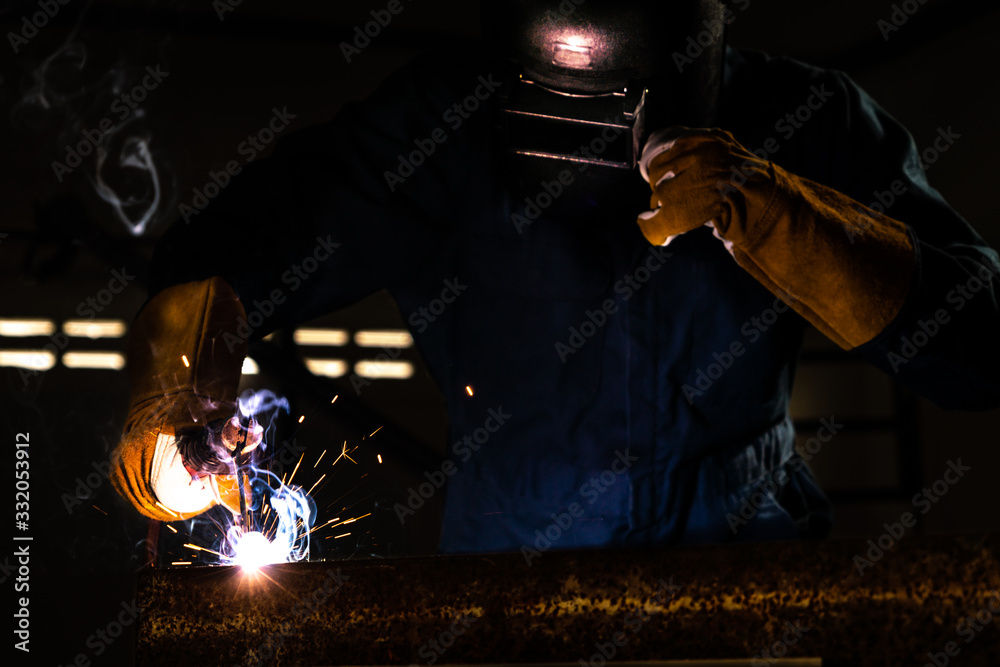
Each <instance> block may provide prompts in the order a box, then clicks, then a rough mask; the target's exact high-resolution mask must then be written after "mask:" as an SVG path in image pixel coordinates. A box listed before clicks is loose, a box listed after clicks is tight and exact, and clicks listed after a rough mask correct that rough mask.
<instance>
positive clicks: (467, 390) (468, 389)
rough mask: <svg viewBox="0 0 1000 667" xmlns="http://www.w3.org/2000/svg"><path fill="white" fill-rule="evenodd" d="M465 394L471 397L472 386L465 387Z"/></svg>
mask: <svg viewBox="0 0 1000 667" xmlns="http://www.w3.org/2000/svg"><path fill="white" fill-rule="evenodd" d="M465 393H466V394H468V395H469V396H472V386H471V385H465Z"/></svg>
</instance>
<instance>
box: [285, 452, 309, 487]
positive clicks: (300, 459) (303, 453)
mask: <svg viewBox="0 0 1000 667" xmlns="http://www.w3.org/2000/svg"><path fill="white" fill-rule="evenodd" d="M305 457H306V453H305V452H302V456H300V457H299V462H298V463H296V464H295V469H294V470H292V476H291V477H289V478H288V483H289V484H291V483H292V480H293V479H295V473H297V472H298V471H299V465H300V464H301V463H302V459H304V458H305Z"/></svg>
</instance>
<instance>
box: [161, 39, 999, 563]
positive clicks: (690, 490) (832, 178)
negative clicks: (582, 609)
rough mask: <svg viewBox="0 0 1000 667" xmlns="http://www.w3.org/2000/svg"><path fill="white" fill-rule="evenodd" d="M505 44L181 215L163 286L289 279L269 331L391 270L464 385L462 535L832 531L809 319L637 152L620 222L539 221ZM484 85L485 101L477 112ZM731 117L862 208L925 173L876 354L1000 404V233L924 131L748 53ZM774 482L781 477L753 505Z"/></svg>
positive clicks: (848, 91)
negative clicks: (931, 156)
mask: <svg viewBox="0 0 1000 667" xmlns="http://www.w3.org/2000/svg"><path fill="white" fill-rule="evenodd" d="M490 67H491V66H490V64H489V62H488V61H486V60H478V59H475V58H470V59H469V60H468V61H467V62H463V63H458V64H456V63H454V62H448V61H447V60H446V59H445V58H443V57H438V56H434V55H431V56H423V57H420V58H417V59H416V60H415V61H413V62H411V63H410V64H409V65H408V66H406V67H404V68H403V69H402V70H401V71H399V72H398V73H396V74H394V75H393V76H391V77H390V78H389V79H388V80H387V81H386V82H385V83H384V84H382V85H381V86H380V88H379V89H378V90H377V91H376V92H375V93H374V94H372V95H371V96H370V97H368V98H367V99H365V100H364V101H361V102H357V103H351V104H348V105H347V106H346V107H344V109H343V110H342V111H341V112H340V113H339V114H338V115H337V117H336V118H335V119H334V120H332V121H331V122H329V123H327V124H324V125H320V126H316V127H311V128H308V129H305V130H301V131H297V132H295V133H293V134H290V135H289V136H288V137H286V138H284V139H282V140H281V141H279V142H278V145H277V147H276V149H275V151H274V153H273V155H272V156H271V157H269V158H267V159H265V160H261V161H258V162H255V163H254V164H252V165H250V166H248V167H247V168H246V169H245V170H244V173H242V174H240V175H238V176H237V177H235V178H234V179H233V182H232V183H231V184H230V185H229V186H228V187H227V188H226V189H225V190H224V191H223V192H222V194H220V195H219V196H218V197H217V198H216V199H215V201H213V202H212V204H211V205H210V206H209V207H208V208H207V209H206V210H205V211H204V212H201V213H199V214H197V215H196V216H193V217H192V219H191V221H190V224H186V223H184V222H178V223H177V224H176V225H175V226H174V227H173V228H172V229H171V230H170V231H169V232H168V233H167V234H166V235H165V237H164V239H163V240H162V242H161V243H160V245H159V247H158V251H157V255H156V258H155V260H154V269H153V284H152V287H153V290H154V291H155V290H157V289H162V288H164V287H166V286H168V285H170V284H175V283H179V282H184V281H188V280H195V279H201V278H204V277H207V276H210V275H222V276H224V277H226V278H227V279H228V280H229V281H230V282H231V283H232V284H233V286H234V287H235V289H236V291H237V293H238V294H239V295H240V297H241V301H242V303H243V304H244V307H245V308H246V310H247V311H248V313H249V312H252V311H253V310H254V308H255V306H254V302H255V300H264V299H267V298H268V297H269V295H270V294H272V293H273V292H274V290H279V291H280V293H281V295H282V297H283V298H284V299H285V302H284V304H283V305H282V306H281V307H279V308H278V312H277V313H275V314H274V315H273V316H272V317H270V318H265V319H266V321H265V323H264V324H263V325H261V326H259V327H257V328H256V330H255V331H254V338H259V337H261V336H263V335H265V334H267V333H268V332H269V331H271V330H273V329H275V328H278V327H279V326H289V325H294V324H296V323H298V322H301V321H305V320H308V319H311V318H314V317H317V316H319V315H322V314H325V313H328V312H330V311H333V310H335V309H337V308H340V307H343V306H345V305H348V304H350V303H352V302H354V301H356V300H358V299H360V298H362V297H364V296H366V295H369V294H371V293H373V292H375V291H377V290H380V289H383V288H387V289H388V290H389V291H390V293H391V294H392V296H393V297H394V298H395V300H396V302H397V303H398V305H399V308H400V310H401V312H402V314H403V317H404V319H406V320H407V321H408V323H409V325H410V328H411V331H412V333H413V335H414V338H415V341H416V344H417V346H418V347H419V349H420V352H421V353H422V354H423V356H424V358H425V359H426V361H427V364H428V366H429V368H430V370H431V372H432V374H433V377H434V380H435V381H436V383H437V385H438V386H439V387H440V389H441V391H442V393H443V395H444V397H445V399H446V401H447V408H448V415H449V418H450V429H451V430H450V441H449V442H450V443H454V444H449V447H448V450H449V455H450V456H451V458H452V460H453V461H454V462H455V464H456V467H457V472H455V473H454V474H453V475H451V476H450V479H449V480H448V486H447V498H446V507H445V511H444V517H443V529H442V536H441V540H440V549H441V551H443V552H453V553H454V552H485V551H505V550H518V549H521V548H522V546H528V547H530V548H534V549H547V548H573V547H601V546H623V545H649V544H667V543H695V542H725V541H731V540H734V539H738V540H754V539H786V538H797V537H801V536H817V535H822V534H824V533H825V532H826V531H827V530H828V528H829V524H830V520H831V512H830V504H829V502H828V500H827V499H826V498H825V496H824V495H823V493H822V492H821V491H820V489H819V488H818V487H817V484H816V482H815V481H814V479H813V477H812V476H811V474H810V472H809V470H808V467H807V466H805V465H802V461H801V459H800V458H799V457H798V455H797V454H796V452H795V450H794V447H793V439H794V433H793V428H792V423H791V421H790V419H789V414H788V402H789V396H790V394H791V391H792V382H793V378H794V373H795V365H796V355H797V351H798V348H799V346H800V342H801V339H802V335H803V331H804V328H805V326H806V323H805V322H804V320H803V319H802V318H801V317H799V316H798V315H797V314H796V313H795V312H794V311H792V310H791V309H789V308H787V307H785V306H784V304H783V303H782V302H781V301H778V300H776V297H775V295H773V294H771V293H770V292H768V291H767V290H766V289H764V288H763V287H762V286H761V285H760V284H758V283H757V282H756V281H755V280H754V279H753V278H752V277H751V276H750V275H749V274H748V273H746V272H745V271H744V270H743V269H741V268H740V267H739V266H738V265H737V264H736V262H735V261H734V260H733V258H732V257H731V256H730V255H729V254H728V253H727V252H726V250H725V249H724V247H723V244H722V243H721V242H720V241H719V240H718V239H715V238H713V237H712V236H711V233H710V230H708V229H706V228H701V229H699V230H697V231H694V232H690V233H688V234H685V235H683V236H682V237H679V238H678V239H677V240H675V241H674V242H673V243H672V244H671V245H670V246H668V247H667V248H663V249H660V248H653V247H651V246H650V245H649V244H648V242H646V241H645V239H644V238H643V237H642V236H641V234H640V232H639V230H638V228H637V226H636V224H635V217H636V214H637V213H638V212H640V211H642V210H645V209H646V208H648V203H649V194H650V191H649V186H648V185H647V184H646V183H645V182H643V181H642V179H641V178H640V177H639V175H638V174H637V173H635V174H631V176H633V177H634V178H632V179H631V180H630V181H629V184H628V185H626V186H624V187H622V188H621V190H620V198H619V199H620V205H619V206H617V207H616V208H614V209H613V210H610V211H604V212H602V219H601V221H600V222H599V223H596V224H595V223H594V222H593V221H588V222H582V221H581V222H580V223H579V224H573V223H572V222H567V221H566V220H554V219H550V218H549V216H547V213H546V211H545V210H542V211H541V215H540V216H537V217H534V218H532V217H531V215H534V214H535V213H536V211H534V210H531V207H530V206H529V205H528V203H527V202H526V201H525V193H524V192H518V193H514V192H513V191H512V189H511V188H509V187H507V185H506V184H505V182H504V180H503V178H502V177H501V176H500V175H499V171H498V169H499V167H498V161H497V159H496V156H497V155H498V154H499V151H501V150H502V148H501V147H500V146H499V145H498V143H497V139H496V135H495V133H494V132H493V122H494V117H493V113H494V112H495V102H496V100H495V97H496V96H495V95H494V94H493V83H492V82H494V81H496V76H497V75H498V74H499V72H498V71H497V70H491V69H490ZM491 77H492V78H491ZM477 94H478V95H479V97H478V98H477V99H484V101H483V103H482V104H481V105H480V108H479V109H477V110H476V111H472V112H468V113H466V112H464V110H463V113H462V114H458V113H456V112H455V110H454V105H455V104H456V103H458V102H460V101H462V100H464V99H466V98H468V97H469V96H473V97H475V96H476V95H477ZM803 108H804V109H807V110H808V111H804V109H803ZM796 113H798V117H796ZM789 114H791V116H789ZM803 119H804V120H803ZM718 124H719V126H720V127H722V128H723V129H726V130H728V131H730V132H732V134H733V135H734V136H735V137H736V139H737V140H738V141H740V143H741V144H742V145H743V146H745V147H746V148H747V149H749V150H751V151H753V150H757V151H758V152H760V151H764V152H766V153H767V158H768V159H770V160H773V161H774V162H776V163H777V164H780V165H781V166H783V167H784V168H785V169H787V170H789V171H791V172H793V173H796V174H799V175H801V176H804V177H807V178H810V179H813V180H815V181H818V182H820V183H824V184H826V185H829V186H831V187H833V188H835V189H837V190H839V191H841V192H843V193H845V194H847V195H849V196H851V197H852V198H854V199H855V200H857V201H858V202H860V203H863V204H866V205H869V204H872V203H873V202H877V201H879V199H878V197H879V195H878V193H891V192H893V191H894V190H895V192H896V193H899V194H893V196H892V199H893V201H892V202H891V204H890V205H889V206H887V207H886V208H885V212H886V214H887V215H889V216H891V217H894V218H896V219H898V220H901V221H903V222H905V223H906V224H907V225H908V226H910V228H911V229H912V230H913V233H914V236H915V238H916V239H917V241H918V244H917V245H918V247H917V253H918V260H917V268H916V271H915V274H914V276H913V287H912V290H911V294H910V297H909V299H908V301H907V303H906V305H905V306H904V308H903V310H902V312H901V313H900V315H899V316H898V317H897V319H896V320H895V321H894V322H893V323H892V324H891V325H890V326H889V328H888V329H887V330H885V331H884V332H883V333H882V334H881V335H879V336H878V337H877V338H876V339H875V340H872V341H871V342H869V343H867V344H865V345H863V346H861V347H860V348H857V349H855V350H854V351H853V352H852V353H853V354H856V355H861V356H862V357H864V358H865V359H866V360H868V361H870V362H871V363H872V364H874V365H876V366H877V367H879V368H881V369H884V370H885V371H886V372H888V373H890V374H891V375H893V376H894V377H896V378H898V379H899V380H901V381H902V382H904V383H905V384H907V385H909V386H910V387H912V388H914V389H915V390H916V391H917V392H919V393H920V394H922V395H923V396H925V397H927V398H929V399H931V400H932V401H934V402H935V403H937V404H939V405H941V406H945V407H957V408H966V409H986V408H990V407H993V406H996V405H997V404H998V401H1000V385H998V383H997V378H998V377H1000V361H998V352H997V345H996V343H997V340H998V336H997V333H998V331H1000V327H998V306H997V303H998V299H997V296H998V293H1000V292H998V287H1000V279H998V268H997V267H998V262H997V254H996V252H995V251H993V250H992V249H990V248H988V247H987V246H986V245H985V243H984V242H983V240H982V239H981V238H980V237H979V236H978V235H977V234H976V232H975V231H973V229H972V228H971V227H970V226H969V224H968V223H967V222H966V221H964V220H963V219H962V218H961V217H960V216H959V215H958V214H957V213H955V211H953V210H952V209H951V208H950V207H949V206H948V204H947V203H946V202H945V201H944V200H943V199H942V197H941V196H940V195H939V194H938V193H937V192H936V191H935V190H934V189H932V188H931V187H930V186H929V185H928V184H927V181H926V180H925V178H924V174H923V169H922V166H921V163H920V158H919V156H918V153H917V150H916V147H915V145H914V142H913V140H912V138H911V137H910V136H909V134H908V133H907V132H906V131H905V129H904V128H902V127H901V126H900V125H899V123H897V122H896V121H895V120H894V119H893V118H891V117H890V116H889V115H888V114H886V113H885V112H884V111H883V110H881V109H880V108H879V107H878V106H877V105H876V104H875V103H874V102H873V101H872V99H871V98H870V97H868V96H867V95H866V94H865V93H864V92H862V91H861V90H860V89H859V88H858V87H857V86H856V85H855V84H853V83H852V82H851V81H850V80H849V79H848V77H847V76H845V75H844V74H842V73H838V72H830V71H823V70H819V69H815V68H812V67H809V66H807V65H804V64H802V63H799V62H796V61H794V60H790V59H786V58H772V57H769V56H767V55H765V54H762V53H758V52H749V51H737V50H733V49H730V50H729V51H728V52H727V66H726V73H725V81H724V86H723V97H722V107H721V115H720V118H719V123H718ZM435 137H436V138H435ZM442 137H444V139H443V140H442V139H441V138H442ZM427 139H431V140H432V141H433V146H434V150H433V152H432V153H431V154H430V155H426V153H427V152H428V151H426V150H423V149H421V148H420V146H421V145H423V146H424V147H427V146H428V143H427V141H425V140H427ZM938 141H939V143H942V142H949V141H954V133H953V132H950V131H948V130H947V129H943V130H942V132H941V133H940V136H939V139H938ZM765 147H767V149H765ZM946 147H947V146H946V144H945V143H942V145H941V146H939V147H938V148H939V149H940V148H946ZM422 150H423V152H424V159H423V160H420V158H419V156H418V157H416V158H414V159H412V160H411V156H413V154H414V151H418V152H419V151H422ZM404 160H405V161H406V162H408V163H410V164H411V166H413V170H412V171H413V173H412V174H410V173H409V170H408V169H406V168H403V167H401V166H400V165H401V161H404ZM416 162H421V164H419V165H416V164H415V163H416ZM401 174H409V175H407V176H405V177H401ZM538 192H544V190H543V188H542V184H541V183H540V184H539V188H538ZM528 194H529V195H530V194H532V193H528ZM529 199H531V197H529ZM882 199H883V200H884V201H888V199H889V198H888V196H887V195H885V196H882ZM541 201H542V203H544V202H545V199H544V198H543V199H542V200H541ZM535 204H536V205H537V202H535ZM515 214H516V215H519V216H524V217H523V218H516V217H514V216H515ZM529 214H530V215H529ZM525 219H527V220H530V224H527V225H525V224H516V221H519V220H520V221H522V222H523V220H525ZM845 233H847V232H845ZM317 244H326V247H332V246H331V244H339V245H338V246H337V247H336V249H335V250H333V251H332V253H331V257H330V259H329V260H328V261H325V262H322V263H321V264H320V265H319V267H318V269H317V270H316V271H315V273H312V274H309V276H308V278H307V279H306V280H302V279H301V278H298V277H295V278H294V280H293V279H292V277H290V274H289V272H288V268H289V267H290V266H292V265H293V264H296V263H300V262H301V261H302V259H303V258H304V257H307V256H310V255H311V254H312V250H313V249H314V248H315V247H316V246H317ZM984 267H985V268H984ZM983 275H985V276H986V279H985V280H983V279H982V277H981V276H983ZM977 276H980V277H978V278H977ZM803 279H804V280H807V279H808V277H807V276H805V277H803ZM976 281H978V283H977V282H976ZM977 285H978V289H976V290H975V291H974V292H973V291H972V288H973V287H977ZM963 286H964V288H963ZM449 289H451V290H452V291H451V292H450V293H448V296H449V300H450V301H451V303H449V304H447V306H446V307H445V308H443V310H442V309H441V308H440V307H438V308H435V310H437V311H439V312H440V314H437V315H434V316H433V321H432V320H431V319H429V318H427V317H426V314H427V313H428V312H430V311H428V310H426V309H427V308H428V306H429V305H430V304H432V303H433V302H434V300H435V299H438V298H440V297H441V296H442V293H443V292H446V291H447V290H449ZM956 290H958V291H956ZM963 295H965V296H963ZM421 308H424V309H425V310H424V311H423V313H421ZM942 308H943V309H946V310H947V311H948V313H949V315H950V321H949V322H948V324H947V325H945V326H942V327H941V328H940V331H938V332H937V333H936V334H935V335H934V336H933V337H931V338H930V339H929V341H928V342H927V343H926V344H925V345H924V346H923V347H921V348H920V349H919V350H918V353H917V354H916V355H915V356H913V355H909V356H907V355H908V354H909V353H910V352H912V349H910V348H905V346H904V342H905V341H904V339H905V340H910V338H911V337H912V334H913V332H915V331H919V323H920V322H921V321H926V320H928V319H933V317H934V313H935V312H936V311H938V310H939V309H942ZM602 313H603V317H602ZM258 317H260V316H259V315H258ZM587 323H589V324H587ZM574 332H575V334H574ZM918 338H919V337H918ZM920 340H923V338H920ZM737 343H738V344H739V346H737V347H735V348H734V344H737ZM734 349H742V350H743V352H742V353H740V354H738V355H736V354H733V350H734ZM893 353H896V354H900V355H901V356H900V357H898V358H897V357H894V356H893ZM727 355H730V356H727ZM910 356H912V358H910ZM900 358H902V359H903V361H902V362H900V361H899V359H900ZM466 385H472V386H474V387H475V395H474V396H472V397H470V396H469V395H468V394H467V393H466V391H465V387H466ZM477 429H480V430H479V431H478V432H477ZM470 443H471V444H470ZM780 470H783V471H784V473H779V471H780ZM764 479H768V480H777V481H780V482H782V483H780V484H777V485H776V486H774V487H772V486H770V485H762V484H761V480H764ZM764 486H766V488H768V489H771V490H773V492H766V493H765V496H766V499H765V501H764V502H763V503H759V502H758V504H759V505H760V506H759V508H758V509H757V511H756V514H755V516H753V518H752V519H751V520H749V521H748V522H747V523H745V524H742V523H741V524H739V525H738V528H734V527H733V523H732V515H733V514H734V513H738V510H739V506H740V502H741V500H743V499H744V498H746V497H748V496H749V495H750V494H752V493H753V492H754V491H758V490H760V489H761V488H764ZM757 498H758V501H759V498H760V496H757ZM727 517H728V518H727ZM553 526H555V527H553ZM540 536H547V537H545V538H544V539H541V538H540ZM550 538H555V539H550Z"/></svg>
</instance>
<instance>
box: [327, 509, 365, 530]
mask: <svg viewBox="0 0 1000 667" xmlns="http://www.w3.org/2000/svg"><path fill="white" fill-rule="evenodd" d="M371 514H372V513H371V512H369V513H368V514H362V515H361V516H356V517H354V518H353V519H346V520H344V521H341V522H340V523H338V524H334V525H333V526H332V527H333V528H336V527H337V526H346V525H347V524H349V523H354V522H355V521H357V520H358V519H364V518H365V517H366V516H371Z"/></svg>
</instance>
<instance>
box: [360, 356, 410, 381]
mask: <svg viewBox="0 0 1000 667" xmlns="http://www.w3.org/2000/svg"><path fill="white" fill-rule="evenodd" d="M354 372H355V373H357V374H358V375H360V376H361V377H366V378H382V379H392V380H405V379H407V378H410V377H413V364H411V363H410V362H409V361H367V360H365V361H359V362H358V363H356V364H354Z"/></svg>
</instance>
